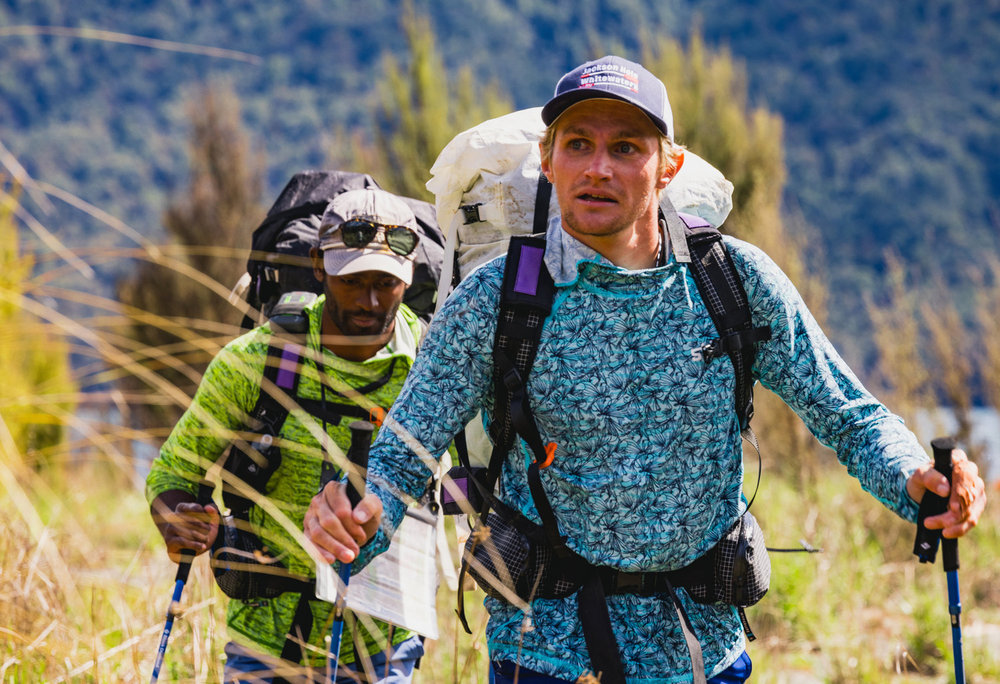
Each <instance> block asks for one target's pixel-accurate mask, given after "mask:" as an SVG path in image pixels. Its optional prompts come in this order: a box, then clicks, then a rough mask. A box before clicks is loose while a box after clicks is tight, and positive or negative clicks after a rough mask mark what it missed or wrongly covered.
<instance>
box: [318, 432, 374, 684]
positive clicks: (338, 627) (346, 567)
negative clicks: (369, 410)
mask: <svg viewBox="0 0 1000 684" xmlns="http://www.w3.org/2000/svg"><path fill="white" fill-rule="evenodd" d="M349 427H350V428H351V446H350V448H348V450H347V460H348V461H350V463H351V465H352V466H353V468H350V469H349V470H348V473H347V498H348V500H349V501H350V502H351V510H354V509H355V508H357V505H358V504H359V503H360V502H361V499H363V498H364V497H365V473H366V471H367V470H368V450H369V449H370V448H371V444H372V432H374V430H375V426H374V425H372V424H371V423H369V422H368V421H367V420H356V421H354V422H353V423H351V424H350V426H349ZM350 581H351V564H350V563H341V564H340V585H339V586H338V587H337V590H338V591H337V600H336V601H335V602H334V604H333V625H332V626H331V627H330V653H329V656H328V657H327V671H328V672H330V673H331V674H330V681H331V682H333V681H336V679H337V666H338V665H339V655H340V639H341V637H342V636H343V634H344V609H345V607H346V604H347V585H348V583H350Z"/></svg>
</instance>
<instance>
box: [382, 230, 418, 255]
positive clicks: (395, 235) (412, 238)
mask: <svg viewBox="0 0 1000 684" xmlns="http://www.w3.org/2000/svg"><path fill="white" fill-rule="evenodd" d="M385 241H386V244H388V245H389V249H391V250H392V251H393V252H395V253H396V254H399V255H401V256H406V255H407V254H409V253H410V252H412V251H413V250H414V249H416V247H417V234H416V233H414V232H413V231H412V230H410V229H409V228H407V227H406V226H390V227H388V228H386V230H385Z"/></svg>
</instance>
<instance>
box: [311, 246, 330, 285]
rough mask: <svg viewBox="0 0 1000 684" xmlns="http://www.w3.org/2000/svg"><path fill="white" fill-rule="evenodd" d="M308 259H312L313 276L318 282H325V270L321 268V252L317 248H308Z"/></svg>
mask: <svg viewBox="0 0 1000 684" xmlns="http://www.w3.org/2000/svg"><path fill="white" fill-rule="evenodd" d="M309 258H311V259H312V266H313V276H314V277H315V278H316V280H318V281H319V282H321V283H322V282H323V281H325V280H326V269H325V268H324V267H323V252H321V251H319V248H318V247H310V248H309Z"/></svg>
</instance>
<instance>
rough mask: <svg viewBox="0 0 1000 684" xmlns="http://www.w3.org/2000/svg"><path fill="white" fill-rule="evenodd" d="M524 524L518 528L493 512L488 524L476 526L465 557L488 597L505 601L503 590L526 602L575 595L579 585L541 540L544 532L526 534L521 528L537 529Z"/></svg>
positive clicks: (472, 573)
mask: <svg viewBox="0 0 1000 684" xmlns="http://www.w3.org/2000/svg"><path fill="white" fill-rule="evenodd" d="M515 515H516V514H515ZM520 522H521V525H518V524H517V523H516V522H515V521H514V520H513V519H512V517H510V516H507V515H503V514H499V513H497V512H495V511H490V512H489V513H488V514H487V515H486V524H485V525H483V524H480V525H477V526H476V529H475V530H473V532H472V535H471V536H470V537H469V539H468V541H466V543H465V553H464V561H465V563H466V564H467V566H468V571H469V574H470V575H472V578H473V579H475V580H476V583H477V584H478V585H479V586H480V587H481V588H482V589H483V591H485V592H486V594H487V595H488V596H492V597H493V598H499V599H505V600H506V599H507V597H506V596H505V595H504V594H505V591H504V590H503V589H501V587H503V588H504V589H506V590H507V591H510V592H513V593H514V594H516V595H517V596H518V597H520V598H521V599H522V600H524V601H530V600H531V599H534V598H563V597H565V596H569V595H570V594H572V593H574V592H575V591H576V590H577V589H578V588H579V583H578V582H577V581H575V580H574V579H573V578H572V577H571V576H570V575H569V574H568V573H566V572H564V570H563V568H562V567H561V564H560V563H559V562H558V561H557V559H556V557H555V554H554V553H553V552H552V550H551V549H550V548H549V546H548V545H547V544H546V543H545V542H544V541H543V540H542V539H541V534H540V528H538V529H536V530H531V531H530V532H525V531H523V530H522V529H520V528H521V527H527V526H532V527H537V526H534V525H533V523H531V522H529V521H527V520H526V519H523V518H522V519H521V521H520Z"/></svg>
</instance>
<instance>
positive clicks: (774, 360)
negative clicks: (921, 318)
mask: <svg viewBox="0 0 1000 684" xmlns="http://www.w3.org/2000/svg"><path fill="white" fill-rule="evenodd" d="M726 244H727V246H728V247H729V251H730V253H731V254H732V255H733V261H734V262H735V263H736V267H737V269H738V270H739V271H740V272H741V274H742V275H743V283H744V287H745V288H746V291H747V296H748V298H749V300H750V306H751V309H752V310H753V315H754V324H755V325H761V324H767V325H770V326H771V340H770V341H768V342H764V343H761V344H760V345H758V347H757V358H756V361H755V364H754V374H755V376H756V377H757V379H759V380H760V383H761V384H762V385H763V386H764V387H766V388H768V389H769V390H771V391H773V392H774V393H775V394H777V395H778V396H779V397H781V399H782V400H783V401H784V402H785V403H786V404H788V405H789V406H790V407H791V408H792V410H794V411H795V413H797V414H798V415H799V417H800V418H801V419H802V420H803V422H805V424H806V426H807V427H808V428H809V430H810V432H812V434H813V435H815V436H816V438H817V439H818V440H819V441H820V443H821V444H823V445H824V446H827V447H829V448H831V449H833V450H834V451H835V452H836V454H837V458H838V460H839V461H840V462H841V463H843V464H844V465H845V466H847V471H848V473H850V475H851V476H852V477H855V478H857V479H858V481H859V482H860V483H861V486H862V487H864V489H865V490H866V491H868V492H869V493H870V494H872V495H873V496H875V497H876V498H877V499H878V500H879V501H881V502H882V503H883V504H884V505H885V506H887V507H888V508H889V509H891V510H892V511H894V512H895V513H897V514H898V515H899V516H900V517H902V518H904V519H905V520H910V521H914V520H916V516H917V504H916V503H915V502H914V501H913V500H912V499H911V498H910V496H909V495H908V494H907V492H906V480H907V479H908V478H909V477H910V475H911V474H912V473H913V471H914V470H916V468H917V467H918V466H919V465H920V464H922V463H924V462H926V461H927V460H928V457H927V454H926V452H925V451H924V450H923V449H922V448H921V446H920V443H919V442H918V441H917V438H916V436H915V435H914V434H913V433H912V432H911V431H910V430H909V429H907V428H906V426H905V425H904V424H903V420H902V419H901V418H899V416H897V415H895V414H893V413H891V412H890V411H889V410H888V409H887V408H886V407H885V406H884V405H883V404H882V403H881V402H879V401H878V400H877V399H876V398H875V397H874V396H873V395H872V394H871V393H870V392H869V391H868V390H867V389H865V387H864V386H863V385H862V383H861V381H860V380H859V379H858V378H857V376H856V375H855V374H854V373H853V371H851V369H850V368H849V367H848V366H847V364H846V363H845V362H844V360H843V359H842V358H841V357H840V355H839V354H838V353H837V351H836V350H835V349H834V347H833V345H832V344H831V342H830V341H829V340H828V339H827V337H826V335H825V334H824V333H823V331H822V330H821V329H820V327H819V324H818V323H817V322H816V320H815V318H814V317H813V315H812V314H811V313H810V312H809V310H808V309H807V308H806V305H805V302H803V300H802V297H801V295H800V294H799V293H798V291H797V290H796V289H795V287H794V285H792V283H791V281H790V280H789V279H788V277H787V276H786V275H785V274H784V273H783V272H782V271H781V269H779V268H778V266H777V265H776V264H775V263H774V262H773V261H772V260H771V259H770V257H768V256H767V255H766V254H764V253H763V252H762V251H761V250H759V249H757V248H756V247H753V246H751V245H748V244H747V243H744V242H741V241H739V240H735V239H732V238H727V239H726Z"/></svg>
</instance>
